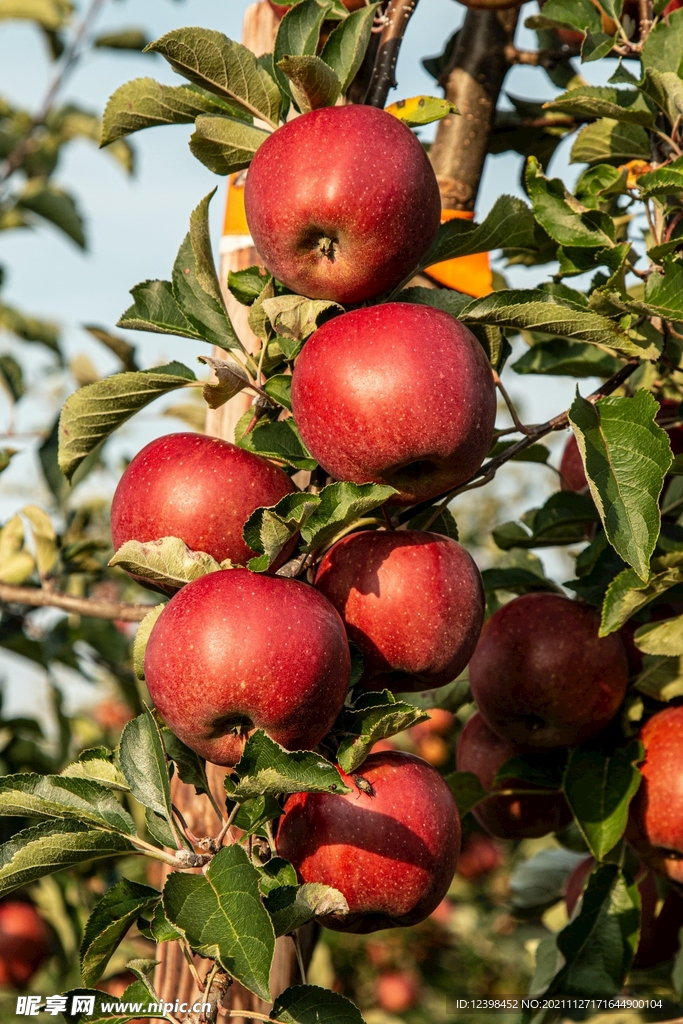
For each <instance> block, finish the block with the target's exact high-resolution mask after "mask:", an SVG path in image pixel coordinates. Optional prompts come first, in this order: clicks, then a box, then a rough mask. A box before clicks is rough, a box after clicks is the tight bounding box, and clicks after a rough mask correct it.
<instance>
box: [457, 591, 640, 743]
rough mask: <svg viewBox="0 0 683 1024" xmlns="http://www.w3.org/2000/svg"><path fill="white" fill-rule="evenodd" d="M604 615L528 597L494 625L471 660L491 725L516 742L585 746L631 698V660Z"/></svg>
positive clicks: (555, 598)
mask: <svg viewBox="0 0 683 1024" xmlns="http://www.w3.org/2000/svg"><path fill="white" fill-rule="evenodd" d="M599 626H600V615H599V613H598V612H597V611H595V609H593V608H589V607H588V606H587V605H583V604H579V603H578V602H577V601H570V600H569V599H568V598H566V597H560V596H559V595H558V594H541V593H536V594H524V595H523V596H522V597H517V598H515V599H514V600H513V601H510V603H509V604H506V605H504V606H503V607H502V608H500V609H499V610H498V611H497V612H496V613H495V614H494V615H492V616H491V618H490V619H489V620H488V622H487V623H486V625H485V626H484V629H483V631H482V634H481V637H480V639H479V644H478V645H477V649H476V651H475V652H474V655H473V657H472V660H471V661H470V668H469V676H470V687H471V689H472V693H473V695H474V699H475V700H476V702H477V707H478V708H479V710H480V711H481V713H482V715H483V717H484V719H485V721H486V722H487V724H488V725H489V726H490V727H491V728H492V729H493V730H494V731H495V732H497V733H498V734H499V735H500V736H504V737H505V738H506V739H508V740H510V741H511V742H512V743H518V744H529V745H530V746H534V747H564V746H573V745H574V744H577V743H585V742H586V741H587V740H589V739H592V738H593V737H594V736H597V735H598V733H600V732H602V730H603V729H604V728H605V727H606V726H607V725H608V724H609V722H611V720H612V719H613V718H614V716H615V715H616V713H617V711H618V710H619V705H620V704H621V702H622V700H623V699H624V694H625V693H626V686H627V683H628V660H627V657H626V651H625V649H624V645H623V642H622V640H621V637H620V636H619V635H618V634H617V633H611V634H610V635H609V636H606V637H600V636H598V629H599Z"/></svg>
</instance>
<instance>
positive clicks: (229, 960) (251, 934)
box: [163, 844, 275, 1000]
mask: <svg viewBox="0 0 683 1024" xmlns="http://www.w3.org/2000/svg"><path fill="white" fill-rule="evenodd" d="M258 880H259V876H258V872H257V870H256V868H254V867H253V866H252V865H251V864H250V863H249V857H248V856H247V853H246V852H245V851H244V850H243V849H242V847H241V846H239V845H237V844H235V845H233V846H228V847H223V849H221V850H219V852H218V853H217V854H216V856H215V857H214V858H213V860H212V861H211V863H210V864H209V866H208V868H207V869H206V871H205V873H204V874H202V875H187V874H181V873H179V872H172V873H171V874H170V875H169V876H168V878H167V880H166V885H165V886H164V896H163V900H164V911H165V913H166V916H167V918H168V919H169V921H170V922H171V924H172V925H174V926H175V927H176V928H177V929H178V930H179V931H181V932H182V933H183V935H184V936H185V938H186V939H187V941H188V943H189V944H190V946H191V948H192V949H193V950H195V951H196V952H198V953H200V954H201V955H202V956H206V957H211V958H212V959H215V960H217V961H218V963H219V964H220V965H221V967H222V968H223V969H224V970H225V971H227V972H228V973H229V974H231V975H232V976H233V977H234V978H235V979H236V980H237V981H239V982H240V983H241V984H242V985H244V987H245V988H247V989H249V991H250V992H254V993H255V994H256V995H257V996H259V997H260V998H261V999H266V1000H269V999H270V987H269V976H270V966H271V963H272V960H273V953H274V951H275V934H274V931H273V926H272V924H271V922H270V918H269V916H268V913H267V911H266V909H265V908H264V906H263V904H262V903H261V899H260V896H259V888H258Z"/></svg>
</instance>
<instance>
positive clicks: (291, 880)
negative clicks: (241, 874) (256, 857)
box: [257, 857, 297, 896]
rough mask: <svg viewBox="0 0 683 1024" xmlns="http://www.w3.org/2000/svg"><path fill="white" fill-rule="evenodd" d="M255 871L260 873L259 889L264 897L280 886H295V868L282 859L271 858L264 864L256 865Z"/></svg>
mask: <svg viewBox="0 0 683 1024" xmlns="http://www.w3.org/2000/svg"><path fill="white" fill-rule="evenodd" d="M257 869H258V870H259V871H260V872H261V877H260V878H259V889H260V890H261V893H262V895H264V896H267V895H268V893H270V892H272V891H273V889H278V888H279V887H280V886H282V885H285V886H296V885H297V876H296V868H295V867H294V866H293V865H292V864H290V862H289V861H288V860H285V859H284V857H271V858H270V860H268V861H266V863H265V864H261V865H257Z"/></svg>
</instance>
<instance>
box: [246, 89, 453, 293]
mask: <svg viewBox="0 0 683 1024" xmlns="http://www.w3.org/2000/svg"><path fill="white" fill-rule="evenodd" d="M244 203H245V210H246V215H247V223H248V224H249V230H250V231H251V234H252V237H253V239H254V245H255V246H256V248H257V249H258V252H259V255H260V257H261V260H262V261H263V263H265V265H266V267H267V268H268V270H270V271H271V273H272V274H273V275H274V276H275V277H276V278H278V280H280V281H282V282H284V284H286V285H287V287H288V288H291V289H292V291H295V292H298V293H299V294H301V295H307V296H308V297H309V298H311V299H333V300H334V301H335V302H341V303H342V304H344V305H354V304H356V303H359V302H363V301H364V300H365V299H371V298H372V297H373V296H375V295H380V294H381V293H382V292H385V291H388V290H389V289H390V288H394V287H395V286H396V285H398V284H400V282H401V281H402V280H403V279H404V278H405V277H406V276H407V275H408V274H410V272H411V271H412V270H413V269H414V268H415V267H416V266H417V265H418V263H419V261H420V259H421V258H422V256H424V254H425V253H426V252H427V250H428V249H429V247H430V245H431V244H432V242H433V241H434V238H435V237H436V233H437V231H438V229H439V223H440V221H441V199H440V195H439V186H438V185H437V182H436V177H435V175H434V171H433V170H432V166H431V164H430V163H429V160H428V159H427V155H426V153H425V151H424V149H423V148H422V146H421V145H420V143H419V142H418V140H417V138H416V137H415V135H413V133H412V132H411V130H410V129H409V128H406V126H405V125H404V124H401V122H400V121H398V120H397V119H396V118H395V117H392V116H391V114H386V113H385V112H384V111H383V110H377V109H376V108H375V107H366V106H346V107H322V108H321V109H319V110H312V111H311V112H310V113H308V114H303V115H302V116H301V117H296V118H294V120H293V121H289V122H288V123H287V124H285V125H283V127H281V128H278V130H277V131H276V132H273V134H272V135H271V136H270V137H269V138H268V139H266V141H265V142H264V143H263V145H262V146H261V147H260V148H259V150H258V151H257V153H256V156H255V157H254V159H253V160H252V162H251V166H250V167H249V173H248V174H247V181H246V185H245V189H244Z"/></svg>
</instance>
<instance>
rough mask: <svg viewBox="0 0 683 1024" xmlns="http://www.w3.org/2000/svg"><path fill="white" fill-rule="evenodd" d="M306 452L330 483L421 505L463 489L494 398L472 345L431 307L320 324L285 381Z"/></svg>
mask: <svg viewBox="0 0 683 1024" xmlns="http://www.w3.org/2000/svg"><path fill="white" fill-rule="evenodd" d="M292 408H293V411H294V416H295V418H296V422H297V425H298V427H299V430H300V431H301V436H302V437H303V439H304V441H305V443H306V444H307V445H308V448H309V449H310V451H311V452H312V453H313V455H314V456H315V458H316V459H317V460H318V462H319V463H320V464H321V466H323V467H324V468H325V469H326V470H327V472H328V473H330V474H331V475H332V476H334V477H336V478H337V479H338V480H351V481H353V482H354V483H358V484H360V483H371V482H372V483H380V484H389V485H390V486H392V487H395V488H396V489H397V490H398V491H399V494H398V496H396V497H392V499H391V500H392V502H393V503H396V504H402V505H411V504H414V503H415V502H419V501H426V500H427V499H429V498H433V497H435V496H436V495H437V494H442V493H444V492H446V491H448V490H450V489H451V488H453V487H456V486H457V485H458V484H461V483H463V482H464V481H465V480H467V479H468V478H469V477H470V476H471V475H472V474H473V473H475V472H476V471H477V470H478V469H479V467H480V466H481V464H482V462H483V461H484V458H485V457H486V454H487V452H488V450H489V448H490V446H491V440H492V437H493V426H494V422H495V416H496V392H495V386H494V383H493V376H492V374H491V368H490V366H489V364H488V361H487V359H486V356H485V355H484V350H483V349H482V347H481V345H480V344H479V342H478V341H477V339H476V338H475V337H474V335H473V334H471V333H470V332H469V331H468V330H467V328H466V327H465V326H463V324H461V323H459V322H458V321H457V320H454V319H453V317H452V316H449V314H448V313H444V312H443V311H442V310H440V309H433V308H432V307H431V306H417V305H412V304H410V303H407V302H390V303H386V304H384V305H379V306H373V307H371V308H369V309H357V310H355V311H354V312H352V313H346V314H345V315H344V316H339V317H336V318H335V319H334V320H329V321H328V322H327V323H326V324H323V326H322V327H320V328H319V330H317V331H316V332H315V334H314V335H313V336H312V338H311V339H310V340H309V341H308V342H307V344H306V346H305V348H304V349H303V351H302V353H301V355H300V356H299V358H298V360H297V362H296V365H295V368H294V376H293V378H292Z"/></svg>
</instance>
